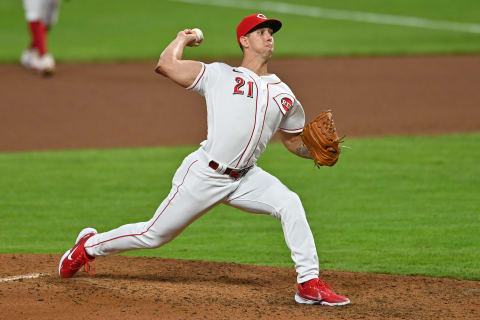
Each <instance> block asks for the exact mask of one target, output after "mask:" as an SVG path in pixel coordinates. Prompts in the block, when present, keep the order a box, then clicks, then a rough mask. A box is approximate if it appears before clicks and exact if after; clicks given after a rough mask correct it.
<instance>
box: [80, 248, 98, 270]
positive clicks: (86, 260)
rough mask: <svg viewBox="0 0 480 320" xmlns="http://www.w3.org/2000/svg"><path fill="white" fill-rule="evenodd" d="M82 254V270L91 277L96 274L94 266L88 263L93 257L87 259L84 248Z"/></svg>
mask: <svg viewBox="0 0 480 320" xmlns="http://www.w3.org/2000/svg"><path fill="white" fill-rule="evenodd" d="M82 255H83V256H84V259H85V264H84V265H83V270H84V271H85V272H86V273H87V274H88V275H89V276H90V277H93V276H95V274H96V270H95V267H94V266H93V265H91V264H90V261H93V259H89V258H88V256H87V253H86V252H85V250H83V252H82Z"/></svg>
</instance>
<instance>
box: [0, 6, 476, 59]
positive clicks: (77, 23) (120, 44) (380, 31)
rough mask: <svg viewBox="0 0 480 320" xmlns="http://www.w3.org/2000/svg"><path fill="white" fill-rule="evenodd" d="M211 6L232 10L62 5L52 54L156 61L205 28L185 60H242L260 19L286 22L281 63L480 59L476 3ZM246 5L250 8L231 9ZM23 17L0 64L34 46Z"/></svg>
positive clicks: (0, 25)
mask: <svg viewBox="0 0 480 320" xmlns="http://www.w3.org/2000/svg"><path fill="white" fill-rule="evenodd" d="M188 1H193V0H188ZM195 1H200V2H205V1H207V2H211V0H195ZM213 2H216V3H222V4H223V5H226V7H222V6H215V5H211V4H210V5H208V4H188V3H184V2H179V0H169V1H167V0H142V1H130V0H116V1H112V0H103V1H102V0H100V1H98V0H82V1H64V2H63V3H62V6H61V11H60V19H59V22H58V24H57V26H55V27H54V29H53V30H52V32H51V34H50V39H49V42H50V49H51V51H52V53H53V54H54V56H55V57H56V58H57V60H60V61H65V60H80V61H86V60H102V61H110V60H125V59H130V60H131V59H152V57H157V56H158V55H159V53H160V52H161V50H163V48H164V47H165V46H166V45H167V44H168V43H169V42H170V41H171V40H172V39H173V38H174V37H175V36H176V33H177V32H178V31H179V30H181V29H184V28H187V27H190V28H193V27H200V28H201V29H202V30H203V31H204V34H205V42H204V45H202V46H201V47H199V48H195V49H194V50H192V49H189V50H187V52H186V56H187V57H196V58H219V57H221V58H226V57H238V56H240V50H239V49H238V45H237V44H236V40H235V28H236V26H237V24H238V23H239V21H240V19H241V18H242V17H243V16H245V15H247V14H250V13H253V12H256V11H262V12H263V13H265V14H266V15H267V16H270V17H276V18H278V19H281V20H282V21H283V22H284V28H283V30H282V31H281V32H279V33H278V34H277V35H276V40H277V44H276V56H277V57H278V56H284V57H285V56H287V57H292V56H319V55H385V54H388V55H391V54H431V53H433V54H451V53H456V54H458V53H475V52H480V15H479V14H478V12H479V11H480V2H479V1H477V0H458V1H451V0H423V1H418V0H402V1H384V0H369V1H358V0H344V1H327V0H318V1H312V0H302V1H294V0H282V1H272V2H275V4H271V3H270V4H268V3H265V2H258V3H257V2H254V1H252V0H249V1H241V2H238V1H232V0H225V1H213ZM245 4H249V7H248V6H247V7H248V8H244V9H241V8H232V6H238V5H245ZM282 4H290V5H292V4H293V5H295V6H296V7H295V8H297V9H298V7H299V6H308V8H306V9H305V7H301V8H303V9H302V10H304V11H306V12H307V13H305V12H304V13H295V12H293V11H292V10H291V9H289V8H287V10H284V11H287V12H288V13H285V12H282V10H281V9H282V7H281V5H282ZM265 8H268V9H265ZM316 8H327V9H334V10H342V12H344V11H347V12H349V13H350V14H351V12H355V13H374V14H383V15H385V14H387V15H394V16H399V17H416V18H420V19H427V20H428V21H442V23H445V22H455V23H464V24H466V23H468V24H475V25H476V26H477V29H479V30H478V31H479V32H478V33H468V32H459V31H451V30H438V29H426V28H419V27H408V26H400V25H388V24H379V23H367V22H361V21H353V20H351V19H350V20H349V19H346V20H335V19H330V18H323V17H315V16H314V17H312V16H306V14H311V13H312V12H314V11H315V9H316ZM23 15H24V13H23V8H22V5H21V1H18V0H5V1H2V2H1V3H0V39H2V50H0V62H9V63H11V62H17V61H18V59H19V56H20V53H21V51H22V50H23V49H24V47H25V46H26V45H27V43H28V41H29V40H28V39H29V36H28V33H27V26H26V23H25V19H24V17H23ZM388 19H391V18H388Z"/></svg>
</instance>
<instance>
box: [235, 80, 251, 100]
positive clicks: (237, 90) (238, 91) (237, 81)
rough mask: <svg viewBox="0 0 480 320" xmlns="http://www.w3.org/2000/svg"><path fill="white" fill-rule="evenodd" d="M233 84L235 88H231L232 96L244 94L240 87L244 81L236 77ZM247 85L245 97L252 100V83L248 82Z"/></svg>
mask: <svg viewBox="0 0 480 320" xmlns="http://www.w3.org/2000/svg"><path fill="white" fill-rule="evenodd" d="M235 82H236V83H237V84H236V85H235V87H234V88H233V94H241V95H243V94H244V93H245V92H244V91H243V90H242V87H243V86H244V85H245V79H243V78H242V77H236V78H235ZM247 85H248V94H247V97H248V98H253V82H252V81H248V82H247Z"/></svg>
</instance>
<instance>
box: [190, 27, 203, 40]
mask: <svg viewBox="0 0 480 320" xmlns="http://www.w3.org/2000/svg"><path fill="white" fill-rule="evenodd" d="M192 31H193V32H195V34H196V35H197V42H201V41H202V40H203V32H202V30H200V29H198V28H193V29H192Z"/></svg>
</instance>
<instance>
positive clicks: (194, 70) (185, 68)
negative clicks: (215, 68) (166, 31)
mask: <svg viewBox="0 0 480 320" xmlns="http://www.w3.org/2000/svg"><path fill="white" fill-rule="evenodd" d="M202 41H203V39H202ZM202 41H200V42H196V34H195V31H192V30H190V29H185V30H183V31H180V32H179V33H178V34H177V37H176V38H175V40H173V41H172V42H171V43H170V44H169V45H168V47H166V48H165V50H163V52H162V54H161V55H160V59H159V60H158V63H157V65H156V67H155V72H156V73H158V74H161V75H163V76H165V77H167V78H169V79H171V80H173V82H175V83H177V84H179V85H181V86H182V87H184V88H187V87H189V86H190V85H191V84H192V83H193V81H194V80H195V78H196V77H197V75H198V73H199V72H200V70H201V69H202V64H201V63H200V62H198V61H192V60H182V55H183V49H185V47H186V46H189V47H198V46H199V45H200V44H201V43H202Z"/></svg>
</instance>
